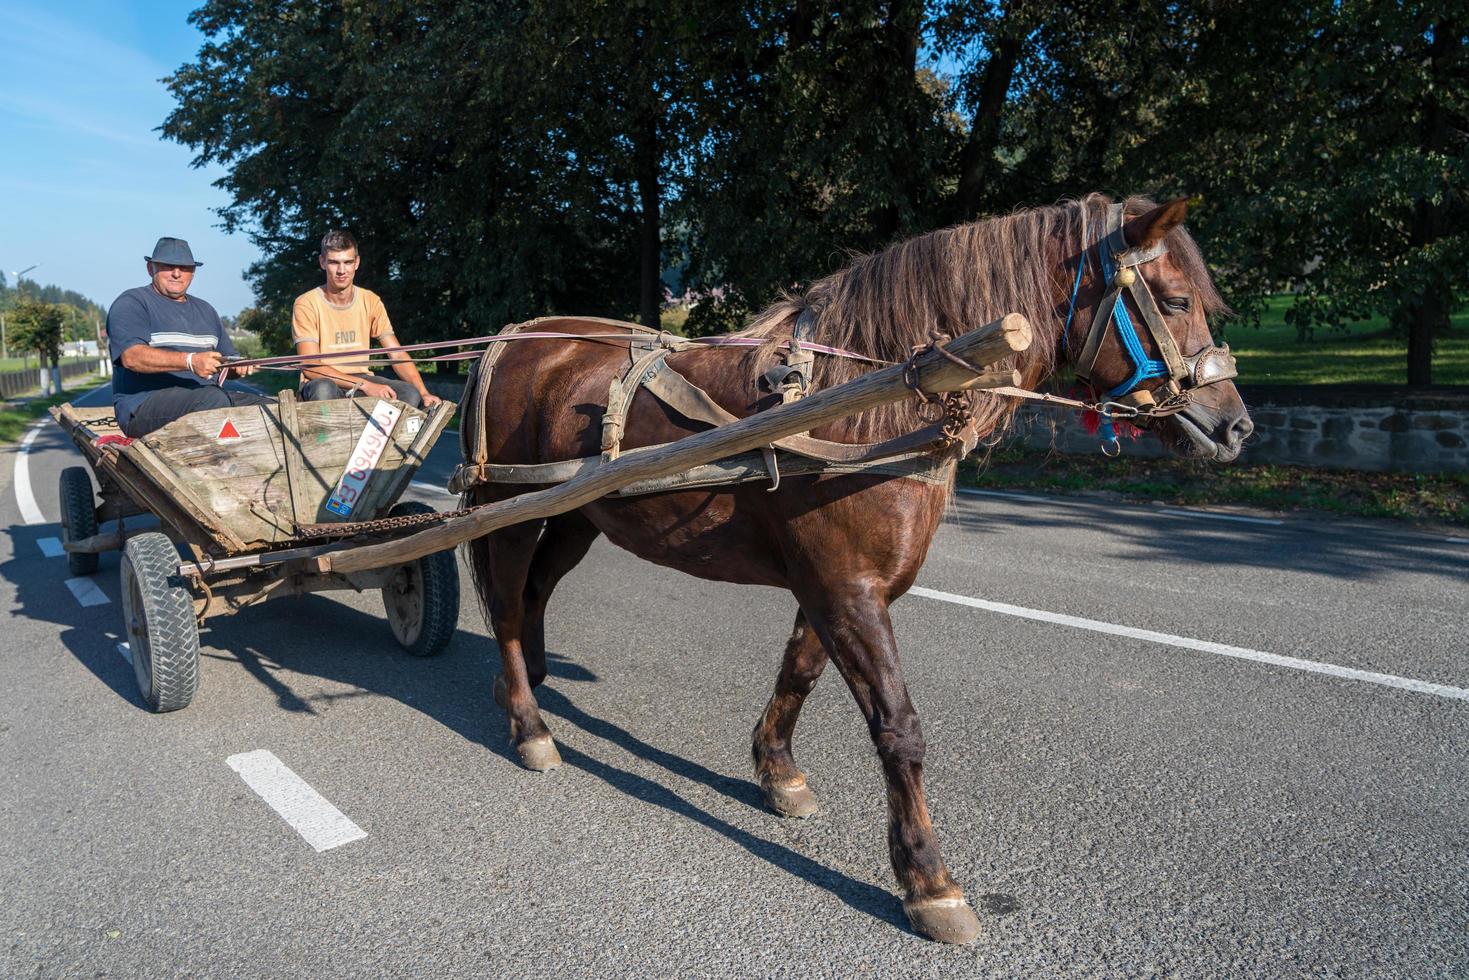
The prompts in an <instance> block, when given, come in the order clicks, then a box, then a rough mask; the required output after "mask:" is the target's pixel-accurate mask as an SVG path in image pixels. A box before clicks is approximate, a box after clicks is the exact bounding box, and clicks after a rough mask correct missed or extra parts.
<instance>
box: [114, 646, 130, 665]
mask: <svg viewBox="0 0 1469 980" xmlns="http://www.w3.org/2000/svg"><path fill="white" fill-rule="evenodd" d="M117 652H118V653H120V654H122V659H124V660H126V661H127V662H128V663H132V662H133V648H132V647H130V646H128V645H127V644H126V643H119V644H118V645H117Z"/></svg>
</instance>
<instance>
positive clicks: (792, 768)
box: [750, 612, 827, 818]
mask: <svg viewBox="0 0 1469 980" xmlns="http://www.w3.org/2000/svg"><path fill="white" fill-rule="evenodd" d="M826 660H827V657H826V648H825V647H823V646H822V645H821V638H820V637H818V636H817V635H816V631H815V630H813V629H812V628H811V627H810V626H809V625H808V624H807V622H806V614H805V613H802V612H797V613H796V626H795V629H794V630H793V631H792V632H791V638H790V640H789V641H787V642H786V653H785V659H784V660H783V661H782V662H781V665H780V676H779V677H777V678H776V681H775V693H774V694H772V695H771V696H770V703H769V704H767V705H766V706H765V712H764V713H763V714H762V715H761V716H760V722H759V723H758V724H757V725H756V726H755V733H754V737H753V739H752V741H751V745H750V752H751V755H753V756H754V759H755V779H756V780H757V781H758V782H759V783H760V792H761V794H762V795H763V796H764V797H765V805H766V806H768V807H770V809H772V810H774V811H775V812H776V813H778V814H780V815H781V816H783V817H802V818H804V817H809V816H811V814H813V813H815V812H816V811H817V809H818V808H819V806H818V804H817V802H816V794H815V793H813V792H811V788H810V787H809V786H807V785H806V774H805V773H804V772H802V771H801V770H800V768H799V767H798V766H797V765H796V760H795V757H794V756H793V755H792V754H791V735H792V733H794V732H795V729H796V719H797V718H799V717H800V714H801V705H803V704H804V703H805V702H806V696H807V695H809V694H810V693H811V690H812V688H814V687H815V686H816V682H817V680H819V679H820V677H821V672H822V670H823V669H825V667H826Z"/></svg>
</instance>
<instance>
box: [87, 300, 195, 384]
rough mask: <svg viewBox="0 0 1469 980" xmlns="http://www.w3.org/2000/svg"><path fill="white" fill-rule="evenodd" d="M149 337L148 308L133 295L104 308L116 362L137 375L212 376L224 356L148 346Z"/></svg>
mask: <svg viewBox="0 0 1469 980" xmlns="http://www.w3.org/2000/svg"><path fill="white" fill-rule="evenodd" d="M151 336H152V333H151V328H150V326H149V318H148V310H147V308H146V307H144V306H143V304H142V303H140V302H138V301H137V300H136V299H134V298H133V297H132V296H129V295H123V296H121V297H119V298H118V300H117V301H116V302H115V303H113V304H112V309H110V310H108V311H107V341H108V344H109V346H110V347H111V348H112V350H113V351H114V352H115V353H114V355H113V357H114V359H115V360H116V361H117V363H119V364H121V365H122V366H123V367H125V368H127V369H128V370H129V371H136V372H137V373H138V374H165V373H167V372H170V371H193V372H194V373H195V374H197V375H198V376H199V377H201V378H208V377H212V376H213V375H214V373H215V372H216V371H218V370H219V367H220V364H221V363H223V361H224V358H223V356H222V355H220V353H219V352H218V351H214V350H207V349H206V350H199V351H177V350H164V349H163V348H161V347H153V346H151V345H149V343H148V338H150V337H151Z"/></svg>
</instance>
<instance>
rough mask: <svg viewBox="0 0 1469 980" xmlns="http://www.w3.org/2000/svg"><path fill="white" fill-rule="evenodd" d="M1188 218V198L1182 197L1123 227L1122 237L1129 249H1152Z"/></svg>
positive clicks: (1134, 219) (1161, 205)
mask: <svg viewBox="0 0 1469 980" xmlns="http://www.w3.org/2000/svg"><path fill="white" fill-rule="evenodd" d="M1186 217H1188V198H1186V197H1180V198H1178V199H1177V200H1175V201H1169V202H1168V203H1167V204H1160V205H1158V206H1157V207H1156V208H1153V210H1151V211H1149V212H1147V213H1146V214H1140V215H1138V216H1137V217H1136V218H1133V219H1132V220H1131V221H1129V222H1127V224H1125V225H1123V226H1122V237H1123V238H1125V239H1127V247H1128V248H1139V249H1148V248H1152V247H1153V246H1154V245H1156V244H1158V243H1159V242H1161V241H1162V240H1163V236H1164V235H1167V234H1168V233H1169V232H1170V231H1172V230H1173V229H1175V228H1177V227H1178V226H1179V225H1181V224H1183V219H1184V218H1186Z"/></svg>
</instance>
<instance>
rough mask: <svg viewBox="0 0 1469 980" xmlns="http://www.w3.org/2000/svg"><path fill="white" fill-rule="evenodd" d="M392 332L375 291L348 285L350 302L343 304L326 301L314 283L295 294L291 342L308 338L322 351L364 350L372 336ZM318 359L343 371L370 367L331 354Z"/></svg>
mask: <svg viewBox="0 0 1469 980" xmlns="http://www.w3.org/2000/svg"><path fill="white" fill-rule="evenodd" d="M392 332H393V324H392V322H391V321H390V320H388V311H387V310H386V309H384V308H383V301H382V300H381V299H378V295H377V293H374V292H373V291H372V290H370V289H363V288H362V287H361V286H353V287H352V302H350V303H348V304H347V305H346V306H337V305H336V304H334V303H330V302H328V301H327V298H326V293H324V292H323V291H322V289H321V287H320V286H317V287H316V288H315V289H313V290H311V291H310V292H306V293H302V294H301V295H300V296H297V297H296V305H295V308H294V309H293V310H292V311H291V342H292V343H298V344H299V343H300V342H301V341H303V340H310V341H312V342H313V343H315V344H316V346H317V347H318V348H319V349H320V350H321V352H322V353H323V354H342V353H350V352H352V351H365V350H367V349H368V348H370V347H371V346H372V342H373V341H374V340H375V339H377V338H378V337H381V336H382V335H383V334H390V333H392ZM322 363H323V364H325V365H326V366H327V367H334V368H336V369H337V370H338V371H341V372H343V373H345V374H367V373H368V372H369V371H370V370H371V368H370V367H369V366H368V364H367V362H366V361H350V360H345V359H344V360H340V361H339V360H336V359H335V358H332V359H331V360H326V361H323V362H322Z"/></svg>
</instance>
